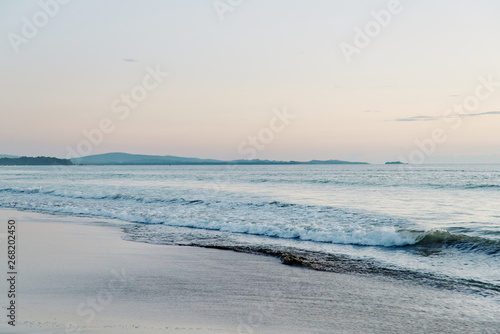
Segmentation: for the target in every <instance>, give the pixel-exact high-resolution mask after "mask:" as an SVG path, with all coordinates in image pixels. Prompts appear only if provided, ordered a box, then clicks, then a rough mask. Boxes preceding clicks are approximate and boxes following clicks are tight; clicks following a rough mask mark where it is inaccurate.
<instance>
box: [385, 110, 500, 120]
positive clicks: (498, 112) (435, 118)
mask: <svg viewBox="0 0 500 334" xmlns="http://www.w3.org/2000/svg"><path fill="white" fill-rule="evenodd" d="M486 115H500V111H486V112H481V113H477V114H454V115H450V116H446V117H447V118H466V117H479V116H486ZM446 117H445V116H413V117H407V118H397V119H395V120H394V121H396V122H430V121H438V120H440V119H443V118H446Z"/></svg>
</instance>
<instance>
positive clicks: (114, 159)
mask: <svg viewBox="0 0 500 334" xmlns="http://www.w3.org/2000/svg"><path fill="white" fill-rule="evenodd" d="M71 161H72V162H73V163H75V164H81V165H228V164H230V165H303V164H315V165H319V164H322V165H338V164H367V163H366V162H350V161H341V160H325V161H320V160H312V161H308V162H302V161H274V160H258V159H256V160H232V161H223V160H214V159H199V158H184V157H176V156H172V155H165V156H161V155H141V154H129V153H105V154H97V155H89V156H86V157H81V158H74V159H71Z"/></svg>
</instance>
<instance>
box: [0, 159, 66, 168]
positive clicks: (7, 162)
mask: <svg viewBox="0 0 500 334" xmlns="http://www.w3.org/2000/svg"><path fill="white" fill-rule="evenodd" d="M40 165H43V166H46V165H73V163H72V162H71V161H70V160H68V159H58V158H52V157H20V158H0V166H40Z"/></svg>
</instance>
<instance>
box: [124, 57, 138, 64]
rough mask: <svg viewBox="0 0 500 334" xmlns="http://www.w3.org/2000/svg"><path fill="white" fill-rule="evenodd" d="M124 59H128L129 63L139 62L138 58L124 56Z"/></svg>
mask: <svg viewBox="0 0 500 334" xmlns="http://www.w3.org/2000/svg"><path fill="white" fill-rule="evenodd" d="M122 60H123V61H126V62H127V63H137V62H138V60H137V59H133V58H123V59H122Z"/></svg>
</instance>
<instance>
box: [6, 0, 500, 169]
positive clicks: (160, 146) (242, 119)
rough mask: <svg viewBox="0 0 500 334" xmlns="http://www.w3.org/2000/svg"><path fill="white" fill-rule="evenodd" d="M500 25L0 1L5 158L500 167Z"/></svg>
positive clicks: (275, 8) (140, 4)
mask: <svg viewBox="0 0 500 334" xmlns="http://www.w3.org/2000/svg"><path fill="white" fill-rule="evenodd" d="M374 13H378V14H374ZM387 14H389V15H390V17H389V16H387ZM499 14H500V1H497V0H470V1H465V0H458V1H457V0H453V1H452V0H441V1H435V0H434V1H433V0H418V1H410V0H401V1H397V0H391V1H380V0H377V1H375V0H373V1H368V0H360V1H350V2H349V1H332V0H302V1H290V0H251V1H250V0H242V1H237V0H231V1H229V0H215V1H214V0H192V1H182V0H177V1H173V0H171V1H166V0H156V1H153V0H145V1H118V0H107V1H97V0H72V1H67V0H66V1H62V0H61V1H60V2H58V1H57V0H43V1H17V0H2V1H0V20H1V22H2V25H1V26H0V36H1V39H0V64H1V65H0V66H1V72H0V88H1V94H0V96H1V100H0V101H1V109H0V113H1V122H0V154H16V155H50V156H58V157H67V156H68V152H70V151H71V150H72V152H76V153H79V152H80V153H84V154H80V155H87V153H88V154H100V153H106V152H116V151H121V152H129V153H141V154H158V155H178V156H196V157H201V158H215V159H241V158H249V157H252V158H253V157H255V158H259V159H279V160H310V159H342V160H355V161H367V162H372V163H382V162H385V161H388V160H401V159H409V160H411V159H413V160H415V161H418V160H421V161H423V162H425V163H432V162H463V161H464V162H500V131H499V129H500V126H499V125H500V84H497V82H500V43H499V37H498V36H499V33H498V32H499V31H500V20H499V19H498V15H499ZM376 18H378V21H377V20H376ZM365 44H366V45H365ZM346 50H347V51H346ZM353 50H355V52H354V51H353ZM346 55H347V57H346ZM158 70H159V72H160V74H157V75H156V79H155V76H151V73H152V72H154V71H158ZM164 72H168V76H165V75H163V73H164ZM144 92H145V94H146V95H144ZM141 94H142V95H141ZM125 95H128V96H130V99H131V100H130V101H129V102H128V103H129V106H127V102H125V100H124V96H125ZM131 106H133V108H132V107H131ZM127 109H128V110H127ZM277 110H279V111H280V112H281V113H282V114H283V113H284V112H285V111H283V110H286V113H288V114H291V115H293V116H295V118H293V119H291V118H290V119H286V121H285V123H286V124H285V123H283V121H281V120H279V119H278V120H275V118H276V112H277ZM458 116H460V118H458ZM103 120H104V121H103ZM103 122H104V123H105V124H104V130H106V131H105V132H104V130H103V129H99V126H100V124H101V126H102V123H103ZM280 122H281V123H280ZM96 129H99V130H96ZM101 130H103V131H101ZM278 130H279V131H278ZM85 131H87V132H90V133H91V134H93V135H94V137H91V139H89V138H87V136H86V135H85V134H84V132H85ZM97 131H98V132H99V134H98V133H97ZM433 133H434V137H433ZM100 134H102V136H101V135H100ZM249 136H250V137H251V136H254V137H255V138H256V139H253V140H252V139H249ZM92 140H93V142H92ZM416 141H420V143H422V144H420V146H419V144H417V143H416ZM252 150H253V152H254V153H255V154H249V153H248V152H251V151H252ZM245 152H246V153H245Z"/></svg>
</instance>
